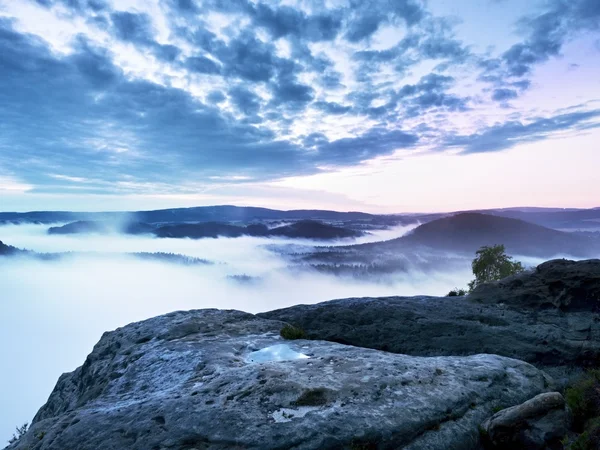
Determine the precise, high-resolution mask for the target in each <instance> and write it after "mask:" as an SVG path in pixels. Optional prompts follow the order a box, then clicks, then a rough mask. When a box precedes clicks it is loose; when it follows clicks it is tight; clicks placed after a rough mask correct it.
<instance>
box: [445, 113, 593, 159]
mask: <svg viewBox="0 0 600 450" xmlns="http://www.w3.org/2000/svg"><path fill="white" fill-rule="evenodd" d="M598 118H600V110H594V111H587V112H572V113H567V114H561V115H557V116H554V117H550V118H536V119H534V120H532V121H530V122H529V123H522V122H520V121H510V122H506V123H502V124H497V125H494V126H491V127H489V128H486V129H484V130H482V131H480V132H478V133H474V134H471V135H466V136H465V135H463V136H451V137H448V138H447V139H446V140H445V142H444V147H460V148H462V149H463V153H483V152H497V151H501V150H506V149H509V148H512V147H515V146H516V145H518V144H521V143H526V142H536V141H541V140H544V139H547V138H549V137H550V136H551V135H552V133H555V132H557V131H565V130H582V129H590V128H600V122H599V121H598Z"/></svg>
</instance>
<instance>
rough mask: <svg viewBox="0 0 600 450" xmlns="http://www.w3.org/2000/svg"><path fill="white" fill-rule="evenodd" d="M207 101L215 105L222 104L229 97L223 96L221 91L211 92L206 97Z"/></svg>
mask: <svg viewBox="0 0 600 450" xmlns="http://www.w3.org/2000/svg"><path fill="white" fill-rule="evenodd" d="M206 99H207V100H208V101H209V102H210V103H213V104H214V103H222V102H224V101H225V100H226V99H227V97H225V94H223V93H222V92H221V91H211V92H209V94H208V95H207V96H206Z"/></svg>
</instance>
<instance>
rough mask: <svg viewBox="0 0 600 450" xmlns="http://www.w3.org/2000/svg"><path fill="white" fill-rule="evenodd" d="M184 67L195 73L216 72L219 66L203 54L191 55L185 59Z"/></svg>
mask: <svg viewBox="0 0 600 450" xmlns="http://www.w3.org/2000/svg"><path fill="white" fill-rule="evenodd" d="M184 65H185V67H186V68H187V69H188V70H190V71H192V72H195V73H206V74H218V73H220V72H221V68H220V67H219V66H218V65H217V63H215V62H214V61H213V60H212V59H209V58H207V57H205V56H191V57H189V58H187V59H186V60H185V63H184Z"/></svg>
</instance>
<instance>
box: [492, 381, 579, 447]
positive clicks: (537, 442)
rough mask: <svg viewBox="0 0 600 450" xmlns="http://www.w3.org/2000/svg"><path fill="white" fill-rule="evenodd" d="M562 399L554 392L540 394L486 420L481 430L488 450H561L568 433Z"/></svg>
mask: <svg viewBox="0 0 600 450" xmlns="http://www.w3.org/2000/svg"><path fill="white" fill-rule="evenodd" d="M569 425H570V419H569V413H568V411H567V408H566V405H565V399H564V398H563V396H562V395H560V393H558V392H546V393H544V394H540V395H538V396H536V397H534V398H532V399H530V400H528V401H526V402H525V403H523V404H521V405H517V406H513V407H511V408H507V409H504V410H502V411H499V412H498V413H496V414H494V415H493V416H492V417H491V418H489V419H488V420H486V421H485V422H484V423H483V425H482V428H483V430H484V435H485V441H486V442H485V444H486V447H488V448H490V449H498V450H501V449H505V450H512V449H517V448H518V449H525V450H543V449H562V448H563V446H562V444H561V439H562V438H563V437H564V436H565V435H566V434H567V432H568V430H569Z"/></svg>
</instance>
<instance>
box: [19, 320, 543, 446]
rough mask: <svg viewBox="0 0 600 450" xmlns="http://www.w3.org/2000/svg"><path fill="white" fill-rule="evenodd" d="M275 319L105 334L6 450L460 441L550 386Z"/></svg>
mask: <svg viewBox="0 0 600 450" xmlns="http://www.w3.org/2000/svg"><path fill="white" fill-rule="evenodd" d="M282 325H283V324H282V323H281V322H277V321H272V320H267V319H262V318H258V317H256V316H253V315H250V314H246V313H242V312H238V311H218V310H201V311H189V312H176V313H172V314H168V315H166V316H161V317H157V318H154V319H150V320H147V321H144V322H140V323H135V324H131V325H128V326H126V327H124V328H121V329H118V330H116V331H113V332H110V333H106V334H105V335H104V336H103V337H102V339H101V340H100V342H99V343H98V344H97V345H96V346H95V348H94V350H93V352H92V353H91V354H90V355H89V356H88V358H87V360H86V361H85V363H84V364H83V366H81V367H80V368H78V369H77V370H75V371H74V372H72V373H69V374H65V375H63V376H62V377H61V378H60V379H59V381H58V383H57V385H56V388H55V389H54V391H53V392H52V395H51V396H50V398H49V400H48V402H47V403H46V405H44V406H43V407H42V408H41V409H40V411H39V412H38V414H37V415H36V417H35V419H34V421H33V425H32V427H31V428H30V430H29V432H28V433H27V434H26V435H25V436H24V437H23V438H21V440H20V441H19V442H18V443H16V444H15V445H13V446H12V447H9V448H10V449H36V450H48V449H57V450H64V449H70V450H77V449H103V450H110V449H140V450H150V449H152V450H163V449H164V450H166V449H177V450H191V449H207V448H211V449H212V448H216V449H224V448H238V449H242V448H254V449H289V448H294V449H316V448H332V449H333V448H336V449H340V448H347V449H359V448H389V449H397V448H407V449H457V450H458V449H470V448H477V447H478V445H479V431H478V425H479V424H480V423H482V421H483V420H484V419H485V418H487V417H489V416H490V415H491V413H492V411H493V410H494V409H497V408H500V407H504V406H511V405H515V404H518V403H520V402H523V401H525V400H527V399H529V398H531V397H533V396H535V395H537V394H539V393H540V392H543V391H545V390H547V389H548V387H549V380H548V379H547V377H546V376H545V375H544V373H543V372H541V371H539V370H537V369H536V368H534V367H533V366H531V365H529V364H527V363H524V362H521V361H518V360H515V359H509V358H504V357H500V356H495V355H474V356H469V357H435V358H420V357H413V356H406V355H396V354H392V353H385V352H379V351H375V350H369V349H362V348H358V347H351V346H346V345H341V344H336V343H331V342H324V341H306V340H299V341H283V340H282V339H281V338H280V337H279V330H280V329H281V327H282ZM373 446H375V447H373Z"/></svg>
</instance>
